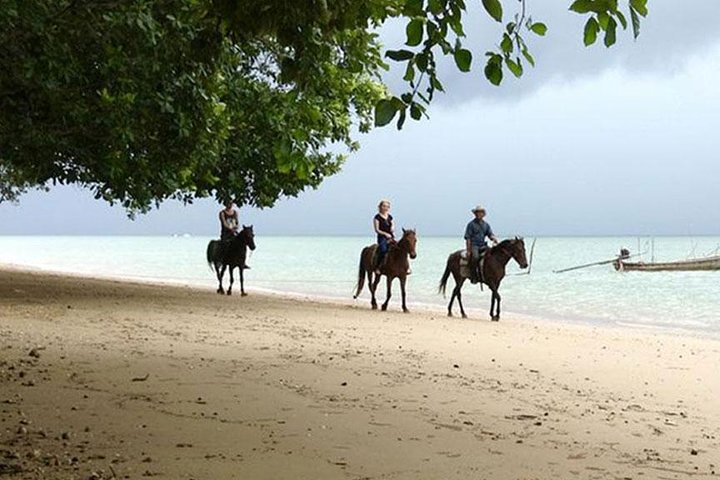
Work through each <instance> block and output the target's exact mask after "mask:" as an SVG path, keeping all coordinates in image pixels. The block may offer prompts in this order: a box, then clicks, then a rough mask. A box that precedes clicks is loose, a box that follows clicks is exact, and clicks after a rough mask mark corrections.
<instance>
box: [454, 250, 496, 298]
mask: <svg viewBox="0 0 720 480" xmlns="http://www.w3.org/2000/svg"><path fill="white" fill-rule="evenodd" d="M489 250H490V249H485V250H483V251H482V252H481V254H480V261H479V262H478V278H479V280H480V282H479V283H480V288H481V289H482V284H483V282H484V281H485V276H484V275H483V271H484V269H485V256H486V255H487V252H488V251H489ZM470 268H471V267H470V259H469V258H468V254H467V251H466V250H460V275H462V276H463V277H465V278H470V274H471V272H470Z"/></svg>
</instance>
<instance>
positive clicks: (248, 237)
mask: <svg viewBox="0 0 720 480" xmlns="http://www.w3.org/2000/svg"><path fill="white" fill-rule="evenodd" d="M238 237H239V238H241V239H242V240H243V241H244V242H245V245H247V246H248V248H249V249H250V250H255V232H253V226H252V225H243V228H242V230H240V233H239V234H238Z"/></svg>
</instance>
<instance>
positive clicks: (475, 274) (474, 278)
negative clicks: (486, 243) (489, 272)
mask: <svg viewBox="0 0 720 480" xmlns="http://www.w3.org/2000/svg"><path fill="white" fill-rule="evenodd" d="M481 253H482V249H481V248H480V247H479V246H478V245H473V246H472V257H471V258H470V282H471V283H478V281H480V275H479V267H480V255H481Z"/></svg>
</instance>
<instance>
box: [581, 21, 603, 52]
mask: <svg viewBox="0 0 720 480" xmlns="http://www.w3.org/2000/svg"><path fill="white" fill-rule="evenodd" d="M599 31H600V25H598V23H597V20H595V17H590V18H589V19H588V21H587V23H585V35H584V42H585V46H586V47H587V46H590V45H592V44H593V43H595V41H596V40H597V34H598V32H599Z"/></svg>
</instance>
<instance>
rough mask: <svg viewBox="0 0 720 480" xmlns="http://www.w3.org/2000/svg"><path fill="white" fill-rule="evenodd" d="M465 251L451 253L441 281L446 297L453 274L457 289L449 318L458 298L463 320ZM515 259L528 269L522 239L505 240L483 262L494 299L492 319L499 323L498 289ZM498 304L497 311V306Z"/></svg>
mask: <svg viewBox="0 0 720 480" xmlns="http://www.w3.org/2000/svg"><path fill="white" fill-rule="evenodd" d="M462 252H463V250H458V251H457V252H454V253H451V254H450V256H449V257H448V259H447V266H446V267H445V273H443V276H442V279H441V280H440V288H439V289H438V290H439V292H440V293H442V294H443V295H445V287H446V286H447V281H448V278H449V277H450V274H451V273H452V276H453V278H454V279H455V288H454V289H453V292H452V295H451V296H450V303H449V304H448V317H452V316H453V314H452V306H453V302H454V301H455V297H457V300H458V304H459V305H460V313H461V314H462V318H467V315H465V309H464V308H463V304H462V294H461V293H460V290H461V289H462V286H463V284H464V283H465V280H466V279H467V277H466V276H465V275H464V273H465V272H463V271H462V270H463V269H462V268H461V266H460V259H461V255H462ZM511 258H512V259H514V260H515V261H516V262H517V263H518V265H520V268H527V266H528V262H527V258H526V256H525V241H524V240H523V239H522V238H517V237H516V238H514V239H512V240H503V241H502V242H500V243H499V244H497V245H496V246H494V247H492V248H490V249H489V250H488V251H487V253H486V254H485V261H484V262H483V283H484V284H486V285H487V286H488V287H490V291H491V292H492V299H491V302H490V318H491V319H492V320H493V321H494V322H497V321H498V320H500V294H499V293H498V289H499V288H500V282H502V279H503V278H504V277H505V266H506V265H507V263H508V262H509V261H510V259H511ZM496 302H497V310H496V309H495V305H496Z"/></svg>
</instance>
